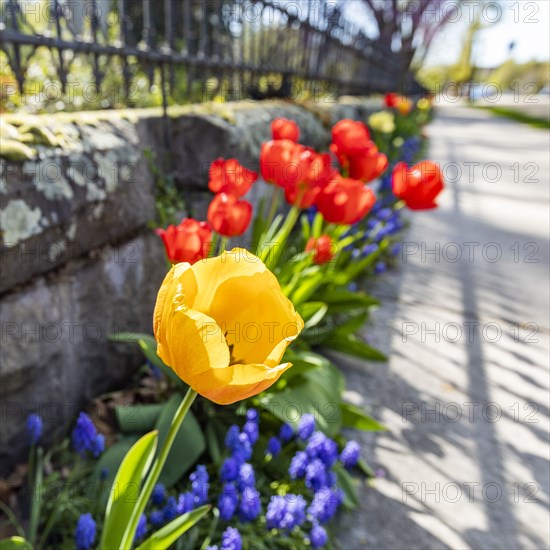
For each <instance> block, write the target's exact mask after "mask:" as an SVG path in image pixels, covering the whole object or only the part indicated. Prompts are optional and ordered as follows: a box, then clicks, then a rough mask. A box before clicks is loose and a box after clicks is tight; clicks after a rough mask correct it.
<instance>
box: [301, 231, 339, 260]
mask: <svg viewBox="0 0 550 550" xmlns="http://www.w3.org/2000/svg"><path fill="white" fill-rule="evenodd" d="M310 250H313V251H314V253H313V262H314V263H316V264H326V263H327V262H330V260H332V258H333V257H334V250H333V244H332V239H331V238H330V237H329V236H328V235H321V236H320V237H319V238H318V239H316V238H315V237H311V238H310V239H309V240H308V242H307V244H306V252H308V251H310Z"/></svg>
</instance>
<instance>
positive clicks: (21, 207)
mask: <svg viewBox="0 0 550 550" xmlns="http://www.w3.org/2000/svg"><path fill="white" fill-rule="evenodd" d="M41 219H42V211H41V210H40V208H38V207H36V208H31V207H30V206H28V205H27V204H26V203H25V202H24V201H22V200H21V199H15V200H12V201H10V202H8V204H7V206H6V207H5V208H3V209H2V210H1V215H0V228H1V229H2V240H3V242H4V244H5V245H6V246H7V247H13V246H15V245H17V244H18V243H20V242H21V241H24V240H26V239H28V238H29V237H32V236H33V235H36V234H38V233H40V232H41V231H42V227H41V224H40V220H41Z"/></svg>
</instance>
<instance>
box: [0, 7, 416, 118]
mask: <svg viewBox="0 0 550 550" xmlns="http://www.w3.org/2000/svg"><path fill="white" fill-rule="evenodd" d="M352 1H353V0H352ZM1 10H2V13H1V23H0V39H1V42H2V51H3V52H4V54H5V57H4V67H2V73H3V80H2V87H3V88H5V89H4V90H2V97H3V98H4V101H6V98H8V100H9V97H10V93H13V94H18V97H19V101H25V100H26V99H28V97H29V96H32V97H33V98H34V99H35V100H36V101H40V100H37V99H36V98H37V96H44V98H45V101H49V103H50V104H53V105H54V106H55V105H60V106H62V107H63V108H67V107H70V106H73V107H74V104H73V103H72V102H71V100H70V97H71V91H72V92H73V93H76V95H78V92H79V87H82V89H80V95H78V97H81V99H80V105H81V104H82V102H83V101H84V100H88V103H91V104H93V105H94V106H96V107H113V106H118V105H139V104H145V105H146V104H147V100H144V102H141V103H140V90H144V89H146V95H148V96H150V93H151V90H153V91H155V93H156V97H157V98H158V100H159V102H162V104H163V105H164V106H166V105H168V104H169V103H171V102H174V103H181V102H189V101H197V100H200V99H204V98H214V97H220V96H221V97H223V99H243V98H254V99H261V98H264V97H269V96H275V97H277V96H279V97H311V96H312V95H323V96H327V95H328V96H337V95H339V94H341V93H347V94H368V93H372V92H383V91H388V90H392V89H397V88H398V87H399V84H400V83H401V80H402V77H403V73H404V71H405V69H406V67H404V65H403V62H402V60H400V59H399V58H398V57H397V56H395V55H394V54H392V52H391V51H387V50H385V49H383V48H382V46H381V45H380V44H379V43H378V42H377V41H375V40H372V39H370V38H368V37H367V36H366V35H365V33H364V32H363V31H362V30H361V29H360V28H359V27H358V26H357V25H355V24H354V23H353V22H352V21H350V20H349V17H348V18H346V17H345V15H344V12H345V11H346V10H345V6H344V2H342V1H334V0H333V1H330V0H300V1H283V0H280V1H269V0H206V1H200V0H45V1H37V0H3V2H2V8H1ZM37 65H38V68H37ZM56 86H57V89H56V88H55V87H56ZM86 86H90V87H91V90H90V89H88V90H87V92H86V93H87V94H88V96H89V97H88V98H86V97H84V99H82V94H83V93H84V91H85V90H84V88H85V87H86ZM94 90H95V96H94V95H93V94H94ZM59 97H62V98H65V102H63V101H61V103H59V102H58V101H57V100H58V99H59ZM67 97H69V100H68V101H67ZM44 98H43V99H44ZM76 105H77V107H78V105H79V102H77V103H76Z"/></svg>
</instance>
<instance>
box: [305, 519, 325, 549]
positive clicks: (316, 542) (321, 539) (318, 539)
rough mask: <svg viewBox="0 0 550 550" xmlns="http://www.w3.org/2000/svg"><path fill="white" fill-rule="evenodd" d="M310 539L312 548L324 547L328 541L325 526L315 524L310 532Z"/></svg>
mask: <svg viewBox="0 0 550 550" xmlns="http://www.w3.org/2000/svg"><path fill="white" fill-rule="evenodd" d="M309 541H310V543H311V547H312V548H323V546H325V545H326V543H327V542H328V536H327V532H326V531H325V528H324V527H321V526H320V525H318V524H315V525H314V526H313V527H312V529H311V531H310V533H309Z"/></svg>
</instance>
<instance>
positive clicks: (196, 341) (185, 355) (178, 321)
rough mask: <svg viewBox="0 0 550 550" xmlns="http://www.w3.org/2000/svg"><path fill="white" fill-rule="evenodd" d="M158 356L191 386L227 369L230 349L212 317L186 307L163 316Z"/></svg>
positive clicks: (158, 340)
mask: <svg viewBox="0 0 550 550" xmlns="http://www.w3.org/2000/svg"><path fill="white" fill-rule="evenodd" d="M157 342H158V346H157V354H158V355H159V357H160V358H161V359H162V360H163V361H164V362H165V363H166V364H167V365H169V366H170V367H172V369H173V370H174V371H175V372H176V374H177V375H178V376H179V377H180V378H181V379H182V380H183V381H184V382H186V383H187V384H189V385H190V386H191V387H193V386H194V379H195V377H196V376H200V375H201V374H203V373H205V372H214V371H218V370H225V368H226V367H227V366H228V365H229V359H230V354H229V348H228V346H227V342H226V340H225V338H224V336H223V334H222V332H221V329H220V327H219V326H218V325H217V323H216V321H214V319H212V318H211V317H208V315H205V314H204V313H201V312H200V311H195V310H192V309H188V308H185V307H180V308H177V309H175V310H173V311H172V312H171V314H170V316H169V318H168V319H165V318H164V317H163V321H162V330H161V331H160V333H159V334H158V336H157Z"/></svg>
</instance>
